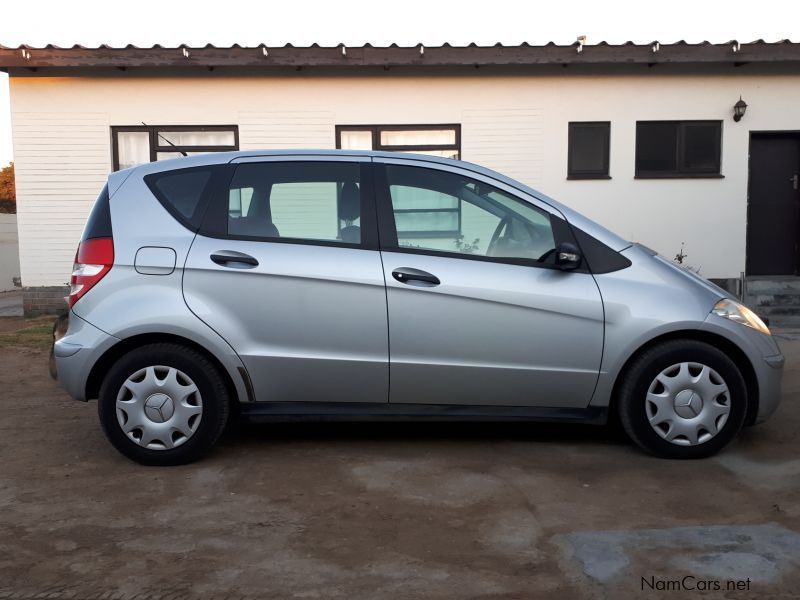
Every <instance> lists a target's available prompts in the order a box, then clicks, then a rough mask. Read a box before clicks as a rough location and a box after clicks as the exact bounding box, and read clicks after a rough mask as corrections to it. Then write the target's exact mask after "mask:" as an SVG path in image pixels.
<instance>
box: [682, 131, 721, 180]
mask: <svg viewBox="0 0 800 600" xmlns="http://www.w3.org/2000/svg"><path fill="white" fill-rule="evenodd" d="M683 132H684V135H683V167H684V168H685V169H686V170H687V171H697V170H701V171H709V170H710V171H715V170H717V171H718V170H719V165H718V164H717V163H718V161H719V149H718V144H719V125H717V124H715V123H711V124H703V123H699V124H696V125H695V124H688V123H687V124H686V125H685V127H684V129H683Z"/></svg>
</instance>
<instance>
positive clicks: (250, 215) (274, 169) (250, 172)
mask: <svg viewBox="0 0 800 600" xmlns="http://www.w3.org/2000/svg"><path fill="white" fill-rule="evenodd" d="M227 218H228V227H227V233H228V235H230V236H234V237H246V238H260V239H265V240H272V241H280V240H282V239H283V240H306V241H312V242H313V241H317V242H325V243H342V244H360V243H361V180H360V167H359V165H358V163H340V162H296V163H288V162H286V163H282V162H265V163H244V164H241V165H239V166H238V167H237V168H236V172H235V174H234V176H233V179H232V180H231V183H230V189H229V191H228V214H227Z"/></svg>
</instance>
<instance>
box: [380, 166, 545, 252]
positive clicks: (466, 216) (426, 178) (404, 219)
mask: <svg viewBox="0 0 800 600" xmlns="http://www.w3.org/2000/svg"><path fill="white" fill-rule="evenodd" d="M386 176H387V179H388V184H389V194H390V196H391V200H392V209H393V212H394V218H395V225H396V230H397V241H398V245H399V246H400V247H401V248H416V249H425V250H434V251H439V252H451V253H455V254H469V255H475V256H485V257H496V258H516V259H527V260H534V261H537V260H539V259H540V258H541V259H542V262H543V263H544V264H552V261H553V259H554V256H553V254H554V252H553V249H554V248H555V241H554V236H553V230H552V226H551V223H550V215H549V214H548V213H546V212H544V211H542V210H540V209H538V208H536V207H535V206H533V205H531V204H528V203H527V202H524V201H522V200H520V199H518V198H515V197H514V196H512V195H510V194H507V193H506V192H503V191H502V190H499V189H497V188H495V187H493V186H490V185H487V184H485V183H481V182H478V181H475V180H473V179H470V178H467V177H463V176H461V175H457V174H454V173H448V172H444V171H437V170H434V169H425V168H420V167H404V166H398V165H386Z"/></svg>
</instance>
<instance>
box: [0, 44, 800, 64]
mask: <svg viewBox="0 0 800 600" xmlns="http://www.w3.org/2000/svg"><path fill="white" fill-rule="evenodd" d="M670 63H672V64H712V63H718V64H726V63H727V64H736V65H741V64H747V63H800V43H795V42H792V41H791V40H788V39H786V40H780V41H777V42H765V41H764V40H762V39H759V40H754V41H751V42H739V41H737V40H730V41H728V42H723V43H712V42H708V41H704V42H698V43H688V42H686V41H684V40H679V41H677V42H672V43H661V42H658V41H653V42H649V43H646V44H642V43H634V42H632V41H628V42H625V43H622V44H610V43H608V42H599V43H596V44H584V43H582V42H581V41H576V42H573V43H572V44H561V45H559V44H556V43H555V42H549V43H547V44H544V45H531V44H528V43H522V44H517V45H504V44H502V43H497V44H493V45H489V46H486V45H483V46H481V45H478V44H475V43H472V44H468V45H466V46H453V45H451V44H448V43H445V44H441V45H436V46H426V45H425V44H422V43H420V44H415V45H412V46H400V45H398V44H390V45H388V46H373V45H372V44H363V45H360V46H347V45H346V44H337V45H335V46H321V45H319V44H311V45H310V46H295V45H292V44H284V45H282V46H268V45H265V44H261V45H258V46H242V45H239V44H233V45H232V46H215V45H213V44H206V45H204V46H189V45H178V46H163V45H161V44H155V45H153V46H143V47H142V46H135V45H133V44H128V45H125V46H109V45H107V44H102V45H100V46H82V45H79V44H75V45H73V46H68V47H62V46H57V45H54V44H47V45H45V46H31V45H27V44H23V45H20V46H16V47H6V46H3V45H0V69H3V70H8V69H9V68H49V67H66V68H101V67H118V68H128V67H131V68H135V67H145V68H161V67H180V68H186V67H209V68H213V67H270V66H272V67H295V68H298V67H299V68H303V67H314V66H321V67H371V66H372V67H376V66H377V67H384V68H388V67H393V66H404V65H407V66H418V67H426V66H490V65H506V66H515V65H516V66H525V65H544V64H556V65H569V64H587V65H612V64H647V65H654V64H670Z"/></svg>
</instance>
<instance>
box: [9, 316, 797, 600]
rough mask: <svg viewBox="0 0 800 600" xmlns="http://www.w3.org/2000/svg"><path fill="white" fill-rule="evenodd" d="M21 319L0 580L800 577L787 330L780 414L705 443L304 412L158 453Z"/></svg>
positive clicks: (466, 591)
mask: <svg viewBox="0 0 800 600" xmlns="http://www.w3.org/2000/svg"><path fill="white" fill-rule="evenodd" d="M21 325H22V321H21V320H17V321H6V322H5V323H4V324H2V326H0V334H2V335H0V361H1V364H2V369H1V370H0V389H2V390H3V394H2V400H1V401H2V410H0V599H3V598H34V597H37V598H38V597H48V598H76V599H86V600H90V599H92V598H101V597H102V598H126V599H128V598H131V599H132V598H141V599H143V598H185V597H192V598H194V597H197V598H295V597H296V598H326V599H327V598H346V599H348V600H349V599H361V598H363V599H383V598H433V599H440V598H458V599H462V598H485V599H489V598H492V599H507V600H508V599H512V598H514V599H521V598H540V597H541V598H572V597H575V598H604V597H608V598H624V597H675V598H684V597H697V596H700V595H701V594H700V593H698V592H696V591H690V592H688V593H680V592H677V591H675V589H676V587H677V586H678V585H679V584H678V583H677V582H678V581H681V582H682V584H684V585H686V586H689V587H695V588H698V587H699V588H700V589H702V588H703V587H711V589H712V590H713V587H714V586H713V584H714V582H719V583H720V585H721V586H723V591H721V592H712V593H711V594H710V595H709V596H708V597H720V598H721V597H725V598H787V599H788V598H797V597H798V595H800V457H798V442H799V441H800V402H798V401H799V400H800V341H785V342H784V343H783V346H784V349H785V351H786V352H787V355H788V357H789V361H788V372H787V377H786V385H785V389H786V391H785V399H784V404H783V406H782V407H781V409H780V412H779V413H778V415H777V418H775V419H773V420H772V421H771V422H769V423H767V424H766V425H763V426H760V427H756V428H752V429H749V430H747V431H745V432H744V434H743V435H742V436H741V437H740V439H739V441H738V442H737V443H736V444H735V445H734V446H733V447H732V448H730V449H729V450H728V451H726V452H725V453H723V454H722V455H720V456H719V457H717V458H714V459H709V460H704V461H696V462H671V461H663V460H657V459H654V458H650V457H648V456H645V455H643V454H641V453H640V452H638V451H637V450H636V449H634V448H633V447H631V446H630V445H629V444H627V443H625V442H624V440H622V439H620V438H619V436H618V435H616V434H615V433H614V432H613V431H608V430H606V429H602V428H591V427H555V426H530V425H447V424H413V423H412V424H388V425H387V424H379V425H375V424H360V425H342V424H324V425H319V424H317V425H270V426H261V427H249V428H243V429H242V428H240V430H239V431H237V432H234V433H232V434H229V435H228V436H227V437H226V438H225V439H224V440H223V443H222V445H221V447H220V448H219V449H218V450H217V451H216V452H214V453H213V454H212V455H211V456H210V457H209V458H207V459H206V460H204V461H202V462H200V463H198V464H195V465H191V466H187V467H178V468H167V469H157V468H143V467H139V466H137V465H135V464H133V463H130V462H128V461H126V460H125V459H124V458H122V457H121V456H120V455H118V454H117V453H116V452H115V451H114V450H113V449H112V448H111V447H110V446H109V445H108V444H107V443H106V441H105V440H104V438H103V436H102V433H101V431H100V428H99V426H98V424H97V419H96V414H95V404H94V403H91V404H82V403H77V402H73V401H70V400H68V399H67V397H66V396H65V394H64V393H62V392H61V391H60V390H59V388H58V387H57V385H56V384H55V383H54V382H52V381H51V380H50V379H49V377H48V376H47V368H46V358H47V354H46V350H43V349H41V345H38V347H37V344H36V343H33V342H31V341H30V339H29V338H25V337H24V336H19V335H17V337H9V335H10V334H8V333H2V332H3V331H5V332H8V331H11V330H13V329H14V328H15V327H16V328H19V327H20V326H21ZM26 327H28V329H29V330H30V331H42V330H44V329H46V327H45V326H43V325H42V322H41V321H39V322H37V323H34V324H33V325H31V324H26ZM31 327H32V329H31ZM31 335H33V334H31ZM4 340H5V341H4ZM9 340H10V341H9ZM20 340H22V341H20ZM14 344H17V345H19V346H21V347H12V346H13V345H14ZM687 576H688V579H684V578H685V577H687ZM729 579H737V580H742V582H741V584H740V585H741V587H747V586H748V585H749V591H748V590H747V589H744V590H739V591H724V589H725V588H724V586H726V585H727V581H728V580H729ZM747 579H749V580H750V582H749V584H748V583H747V582H746V581H745V580H747ZM705 582H709V583H705ZM642 588H644V590H645V591H644V592H643V591H642ZM651 588H652V589H651ZM666 590H672V591H671V592H669V591H666ZM137 594H138V595H137ZM703 597H706V596H705V595H703Z"/></svg>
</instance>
